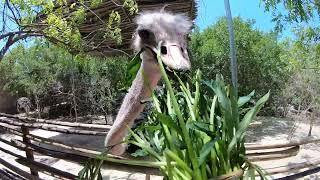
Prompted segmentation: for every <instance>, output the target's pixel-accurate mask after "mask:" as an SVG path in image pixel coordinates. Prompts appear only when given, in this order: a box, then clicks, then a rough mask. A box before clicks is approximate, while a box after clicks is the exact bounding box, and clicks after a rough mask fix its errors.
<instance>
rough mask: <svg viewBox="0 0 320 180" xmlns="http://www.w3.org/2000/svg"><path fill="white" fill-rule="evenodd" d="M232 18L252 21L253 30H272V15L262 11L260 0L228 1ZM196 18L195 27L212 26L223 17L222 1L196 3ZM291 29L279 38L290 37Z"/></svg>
mask: <svg viewBox="0 0 320 180" xmlns="http://www.w3.org/2000/svg"><path fill="white" fill-rule="evenodd" d="M229 1H230V7H231V11H232V16H233V17H235V16H241V17H242V18H244V19H254V20H255V21H256V23H255V28H257V29H259V30H262V31H270V30H272V29H273V28H274V26H275V23H273V22H272V21H271V20H272V15H271V13H269V12H265V11H264V7H263V5H262V4H261V5H260V0H229ZM198 7H199V8H198V17H197V19H196V25H198V26H199V27H200V29H201V30H203V29H205V28H206V27H208V26H210V25H212V24H214V23H215V22H216V21H217V19H218V18H219V17H221V16H225V8H224V0H199V1H198ZM292 36H293V33H292V32H291V28H287V29H285V30H284V31H283V33H282V34H281V37H280V38H285V37H292Z"/></svg>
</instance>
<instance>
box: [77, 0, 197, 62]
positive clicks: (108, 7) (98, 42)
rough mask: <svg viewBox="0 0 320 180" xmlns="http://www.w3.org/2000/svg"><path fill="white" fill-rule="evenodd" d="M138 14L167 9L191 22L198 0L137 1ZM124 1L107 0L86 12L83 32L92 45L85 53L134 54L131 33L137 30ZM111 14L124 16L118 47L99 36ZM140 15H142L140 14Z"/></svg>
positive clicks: (106, 54)
mask: <svg viewBox="0 0 320 180" xmlns="http://www.w3.org/2000/svg"><path fill="white" fill-rule="evenodd" d="M136 2H137V4H138V9H139V12H143V11H152V10H158V11H159V10H160V9H162V8H163V7H165V10H166V11H168V12H172V13H182V14H185V15H187V16H188V17H190V18H191V19H192V20H194V19H195V17H196V10H197V8H196V0H136ZM117 3H118V4H122V3H123V0H104V2H103V3H102V4H101V5H99V6H98V7H95V8H92V9H91V10H90V11H89V10H87V12H86V13H87V15H86V21H85V22H84V23H83V24H81V25H80V28H79V30H80V33H81V35H82V37H83V39H84V40H85V41H86V42H90V46H89V47H86V49H85V52H88V53H90V54H94V55H103V56H109V55H115V54H119V53H121V51H122V52H126V53H130V52H131V48H130V45H131V40H132V34H133V32H134V30H135V28H136V25H135V24H134V18H135V16H136V15H137V14H135V15H129V12H128V11H127V10H126V9H125V8H124V7H122V6H119V5H117ZM112 11H118V12H119V14H120V15H121V24H120V29H121V35H122V43H121V44H117V43H116V42H115V40H113V39H111V38H104V37H103V33H99V29H103V28H104V26H105V24H103V22H101V20H106V19H108V17H109V14H110V13H111V12H112ZM138 14H139V13H138Z"/></svg>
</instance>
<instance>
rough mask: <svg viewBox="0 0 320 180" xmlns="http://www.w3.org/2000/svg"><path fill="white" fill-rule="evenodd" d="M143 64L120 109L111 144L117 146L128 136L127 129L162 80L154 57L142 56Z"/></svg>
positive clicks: (111, 131)
mask: <svg viewBox="0 0 320 180" xmlns="http://www.w3.org/2000/svg"><path fill="white" fill-rule="evenodd" d="M141 58H142V64H141V67H140V69H139V71H138V74H137V76H136V78H135V79H134V81H133V83H132V85H131V87H130V89H129V91H128V93H127V95H126V96H125V98H124V100H123V103H122V105H121V107H120V110H119V112H118V115H117V117H116V120H115V122H114V124H113V126H112V129H111V130H110V132H109V134H112V137H110V139H109V144H110V145H112V144H116V143H119V142H121V141H122V140H123V138H124V137H125V136H126V134H127V128H131V127H132V125H133V122H134V120H135V119H136V118H137V117H138V115H139V114H140V113H141V111H142V110H143V108H144V106H145V105H144V104H143V103H141V101H142V100H145V99H147V98H149V97H150V96H151V94H152V91H153V89H154V88H155V87H156V86H157V83H158V81H159V80H160V78H161V74H160V69H159V65H158V63H156V60H155V59H154V57H153V56H148V55H147V54H141Z"/></svg>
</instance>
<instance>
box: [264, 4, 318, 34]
mask: <svg viewBox="0 0 320 180" xmlns="http://www.w3.org/2000/svg"><path fill="white" fill-rule="evenodd" d="M260 2H262V4H263V5H264V7H265V10H266V11H270V12H272V15H273V21H275V22H276V29H277V30H279V31H281V30H282V29H283V28H284V27H285V25H286V23H291V24H293V23H301V22H308V21H310V20H311V19H317V18H318V17H319V12H320V2H319V0H315V1H309V0H294V1H292V0H260ZM317 20H318V19H317Z"/></svg>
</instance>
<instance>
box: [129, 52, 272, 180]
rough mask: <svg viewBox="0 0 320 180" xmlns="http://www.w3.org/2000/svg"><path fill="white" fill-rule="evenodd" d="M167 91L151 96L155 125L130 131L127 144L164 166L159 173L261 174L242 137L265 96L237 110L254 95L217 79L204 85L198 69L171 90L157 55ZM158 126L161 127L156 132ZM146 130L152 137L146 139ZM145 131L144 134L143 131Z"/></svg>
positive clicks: (170, 175) (199, 176)
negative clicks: (189, 79) (241, 93)
mask: <svg viewBox="0 0 320 180" xmlns="http://www.w3.org/2000/svg"><path fill="white" fill-rule="evenodd" d="M158 62H159V64H160V69H161V74H162V76H163V79H164V82H165V86H166V93H165V94H163V95H162V96H161V97H157V96H155V95H153V101H154V106H155V112H154V113H153V114H152V116H151V119H153V120H154V122H158V123H155V124H151V125H148V126H146V127H145V128H143V127H142V128H141V129H140V132H139V131H138V132H133V131H131V135H132V138H131V140H128V142H129V143H132V144H134V145H136V146H139V147H140V148H142V149H143V150H144V151H145V152H148V153H149V154H150V155H151V156H153V157H154V158H155V160H156V161H159V162H166V164H165V165H164V166H161V167H160V169H161V171H162V172H163V173H164V174H165V175H166V176H167V177H168V178H169V179H197V180H198V179H209V178H216V177H219V176H221V175H225V174H227V175H228V174H233V173H234V172H236V173H238V175H239V176H242V174H243V171H245V170H248V172H250V174H249V175H250V176H254V173H253V174H252V173H251V172H252V171H253V172H254V171H255V170H256V171H257V172H258V173H260V174H261V176H262V177H264V176H263V174H262V171H261V170H260V169H259V168H256V166H255V165H252V164H251V163H250V162H248V161H247V160H246V158H245V147H244V135H245V131H246V128H247V127H248V126H249V124H250V122H251V121H252V119H253V118H254V117H255V116H256V114H257V113H258V112H259V110H260V109H261V108H262V106H263V105H264V104H265V102H266V101H267V100H268V98H269V93H267V94H266V95H264V96H263V97H262V98H261V99H260V100H258V101H257V103H256V105H255V106H254V107H251V108H249V109H247V111H245V112H244V113H241V112H240V109H241V106H243V105H244V104H246V103H247V102H248V101H249V100H250V99H251V96H252V95H253V94H250V95H248V96H246V97H240V98H239V99H238V98H237V97H236V96H235V94H234V90H233V88H232V87H229V86H226V85H225V83H224V81H223V79H222V78H221V76H218V77H217V78H216V80H215V81H213V80H211V81H202V80H201V72H200V71H197V73H196V76H195V78H194V79H193V81H192V83H191V84H190V83H184V82H182V81H181V79H180V78H179V77H178V76H177V75H176V78H177V79H178V81H179V84H178V88H175V87H173V86H172V84H173V83H172V82H170V80H169V78H168V75H167V74H166V72H165V69H164V67H163V64H162V61H161V59H160V55H159V54H158ZM159 127H161V128H159ZM150 128H153V133H151V136H150ZM143 131H144V132H148V131H149V133H148V135H146V134H144V133H142V132H143Z"/></svg>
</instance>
